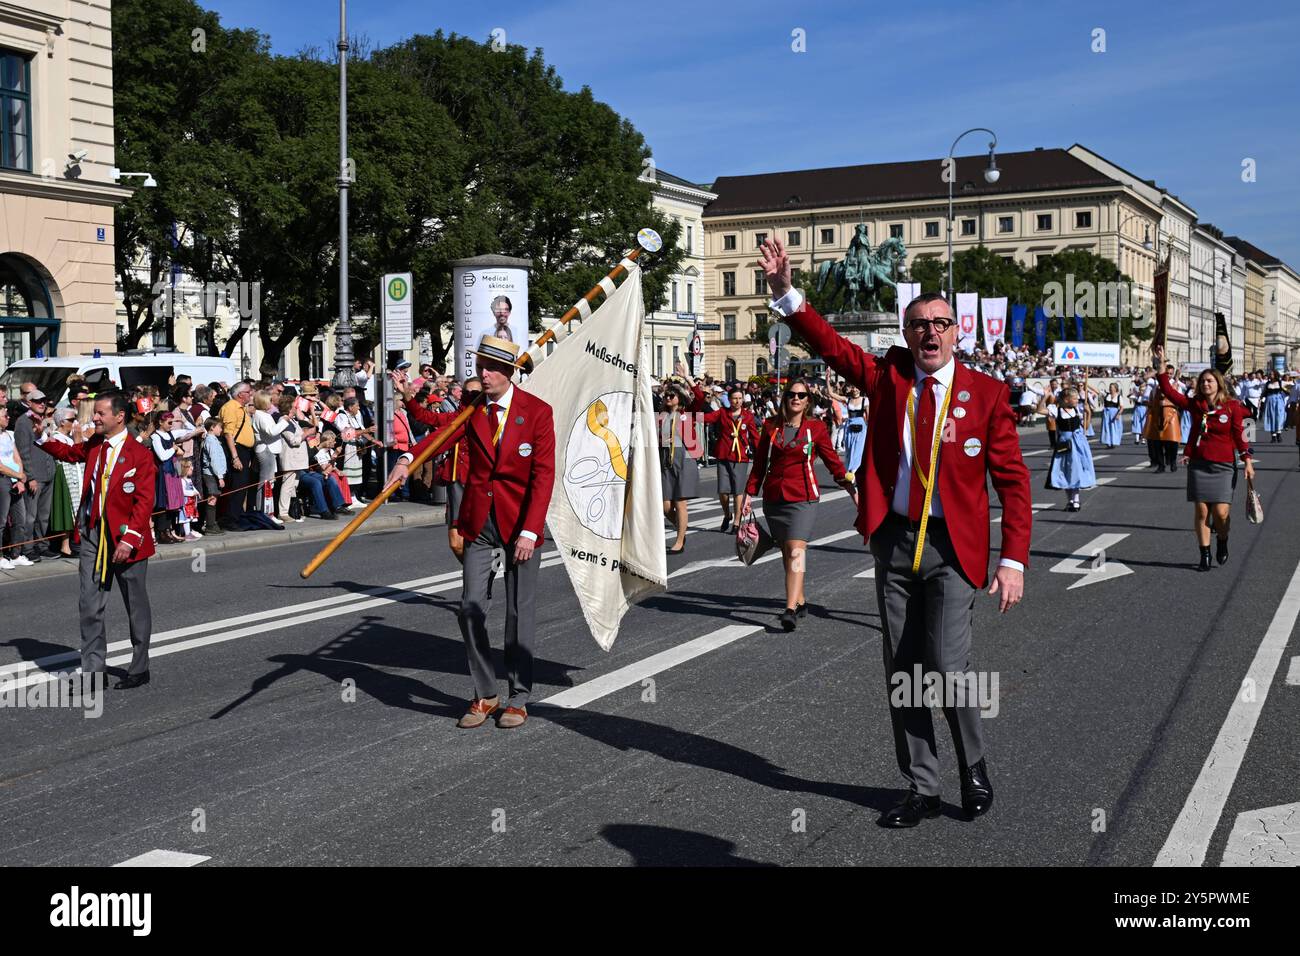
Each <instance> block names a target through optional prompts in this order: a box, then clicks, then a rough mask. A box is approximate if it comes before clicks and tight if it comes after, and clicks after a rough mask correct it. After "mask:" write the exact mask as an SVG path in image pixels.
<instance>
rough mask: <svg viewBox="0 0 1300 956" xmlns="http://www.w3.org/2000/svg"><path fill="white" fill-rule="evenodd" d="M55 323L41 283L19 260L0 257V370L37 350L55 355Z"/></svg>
mask: <svg viewBox="0 0 1300 956" xmlns="http://www.w3.org/2000/svg"><path fill="white" fill-rule="evenodd" d="M58 344H59V320H58V319H56V318H55V317H54V308H53V304H52V302H51V300H50V293H49V289H48V288H47V287H46V284H45V280H44V279H42V278H41V276H40V274H39V273H38V272H37V271H36V270H35V269H34V268H32V266H31V265H30V264H28V263H27V261H26V260H24V259H23V258H22V257H21V256H17V255H14V254H12V253H9V254H4V255H0V369H4V368H5V367H7V366H8V365H9V363H10V362H15V361H17V360H18V359H22V358H30V357H31V356H33V355H35V354H36V351H37V349H40V350H43V351H44V353H45V354H46V355H47V356H52V355H55V354H57V348H58Z"/></svg>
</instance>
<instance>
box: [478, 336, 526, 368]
mask: <svg viewBox="0 0 1300 956" xmlns="http://www.w3.org/2000/svg"><path fill="white" fill-rule="evenodd" d="M521 352H523V350H522V349H521V348H520V347H519V346H518V345H516V344H515V343H514V342H511V341H509V340H508V339H500V338H497V337H496V336H495V335H484V336H483V338H481V339H479V343H478V348H477V349H475V350H474V354H475V355H477V356H478V357H479V358H485V359H491V360H492V361H494V362H503V363H505V364H506V365H513V366H514V367H515V368H519V369H523V370H525V371H527V370H528V368H529V367H530V366H531V365H532V360H531V359H530V358H529V357H528V354H527V353H524V354H522V355H521V354H520V353H521Z"/></svg>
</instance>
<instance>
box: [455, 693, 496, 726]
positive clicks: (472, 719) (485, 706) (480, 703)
mask: <svg viewBox="0 0 1300 956" xmlns="http://www.w3.org/2000/svg"><path fill="white" fill-rule="evenodd" d="M500 706H501V701H500V699H499V698H496V697H481V698H479V699H478V700H472V701H470V704H469V710H467V711H465V716H464V717H462V718H461V719H460V720H458V721H456V726H457V727H459V728H461V729H462V730H472V729H473V728H475V727H482V726H483V724H484V723H486V722H487V719H488V718H489V717H491V716H492V715H493V714H494V713H496V710H497V708H498V707H500Z"/></svg>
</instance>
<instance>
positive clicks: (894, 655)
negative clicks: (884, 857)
mask: <svg viewBox="0 0 1300 956" xmlns="http://www.w3.org/2000/svg"><path fill="white" fill-rule="evenodd" d="M760 264H761V265H762V267H763V271H764V273H765V274H766V276H767V282H768V286H769V287H770V288H771V290H772V296H773V300H774V301H773V302H772V309H773V311H775V312H777V313H778V314H779V315H782V316H784V317H785V318H786V320H787V321H788V322H789V323H790V324H791V325H792V326H793V327H794V328H795V329H797V330H798V331H799V332H800V333H801V334H802V335H803V337H804V339H805V341H807V342H808V344H809V345H810V346H811V347H812V350H813V351H814V352H815V353H817V354H819V355H821V357H822V358H823V359H824V360H825V361H826V363H827V364H828V365H830V366H831V367H832V368H834V369H835V370H836V371H837V372H839V373H840V374H841V375H842V376H844V377H845V378H846V379H848V381H849V382H850V383H852V384H854V385H856V386H858V388H860V389H862V393H863V394H864V395H865V396H866V397H867V398H868V399H869V400H870V402H871V418H870V422H869V424H868V428H867V447H866V450H865V452H864V454H863V462H862V467H861V468H859V469H858V472H857V479H858V483H859V485H860V486H861V493H860V494H859V495H858V520H857V524H856V527H857V529H858V530H859V531H861V532H862V534H863V536H864V537H865V538H867V539H868V542H869V544H870V547H871V553H872V556H873V557H874V558H875V566H876V574H875V581H876V601H877V603H878V605H879V608H880V619H881V622H882V623H883V625H884V635H883V640H882V642H881V643H882V645H883V647H884V657H885V673H886V674H887V675H888V676H889V681H890V689H891V694H890V704H891V706H890V720H891V723H892V725H893V732H894V748H895V752H896V755H897V759H898V765H899V769H901V770H902V772H903V776H904V778H906V780H907V781H908V785H909V792H908V795H907V797H906V798H905V799H904V800H903V802H902V803H900V804H899V805H898V806H896V807H894V808H893V809H891V810H889V811H888V812H886V813H885V814H884V815H883V816H882V817H881V819H880V822H881V824H882V825H884V826H889V827H911V826H916V825H917V824H918V823H920V821H921V820H922V819H924V818H926V817H934V816H938V814H939V809H940V800H939V789H940V788H939V761H938V758H937V756H936V753H935V746H934V727H933V725H932V722H931V719H930V709H929V706H928V700H929V699H930V695H927V694H926V693H925V691H926V688H925V687H917V686H915V684H916V682H917V681H916V678H917V676H918V675H919V674H920V671H921V670H922V668H923V669H924V672H925V676H924V677H923V678H922V680H923V681H924V682H925V683H927V684H929V682H930V681H932V680H933V679H934V678H938V680H939V687H940V688H941V690H942V693H943V703H944V715H945V716H946V717H947V720H948V725H949V728H950V729H951V730H952V734H953V745H954V749H955V750H956V753H957V759H958V763H959V765H960V776H961V793H962V805H963V807H964V809H965V810H966V813H967V814H968V816H969V817H970V818H972V819H973V818H974V817H977V816H979V815H981V814H982V813H984V812H986V811H987V810H988V808H989V807H990V805H991V804H992V802H993V788H992V786H991V785H990V783H989V777H988V768H987V767H986V765H985V762H984V738H983V733H982V730H981V727H980V706H979V702H978V694H977V693H976V688H975V683H976V682H975V674H974V670H973V666H972V660H971V652H970V647H971V619H972V615H973V612H974V607H975V593H976V591H977V590H979V589H981V588H983V587H984V586H985V585H986V584H988V564H989V500H988V481H989V480H990V479H991V480H992V482H993V487H994V489H995V490H996V491H997V494H998V498H999V499H1000V500H1001V502H1002V516H1003V517H1002V555H1001V559H1000V560H999V562H998V568H997V571H996V572H995V574H994V578H993V584H992V586H991V587H990V588H989V593H990V594H996V595H998V596H999V598H1000V609H1001V610H1002V611H1003V612H1006V611H1007V610H1008V609H1009V608H1011V607H1012V606H1014V605H1015V604H1017V603H1019V602H1020V600H1021V597H1022V596H1023V594H1024V571H1025V566H1026V565H1027V564H1028V563H1029V538H1030V531H1031V527H1032V523H1033V512H1032V509H1031V507H1030V502H1031V498H1030V490H1029V470H1028V469H1027V468H1026V467H1025V463H1024V459H1023V458H1022V457H1021V454H1020V441H1019V438H1018V437H1017V434H1016V424H1015V415H1014V413H1013V412H1012V410H1011V403H1010V395H1009V390H1008V388H1007V386H1006V385H1005V384H1004V383H1002V382H998V381H997V380H995V379H993V378H990V377H989V376H987V375H983V374H981V373H979V372H975V371H972V370H971V369H969V368H967V367H966V366H964V365H962V364H961V363H959V362H957V361H956V360H955V359H954V358H953V348H954V346H955V344H956V341H957V332H956V325H955V324H954V322H953V314H952V308H951V307H950V306H949V305H948V303H947V301H946V300H945V299H944V298H943V297H942V296H940V295H938V294H936V293H930V294H927V295H922V296H919V297H917V298H916V299H913V300H912V302H911V303H910V304H909V305H908V306H907V310H906V312H905V313H904V316H903V335H904V338H905V339H906V341H907V346H908V347H907V348H905V349H904V348H897V347H895V348H892V349H890V350H889V351H888V352H887V353H886V354H885V356H884V357H883V358H879V359H877V358H875V357H874V356H872V355H871V354H869V353H868V352H865V351H863V350H862V349H860V348H858V347H857V346H856V345H853V344H852V343H850V342H849V341H848V340H847V339H845V338H843V337H841V336H840V335H838V334H837V333H836V332H835V331H834V330H833V329H832V328H831V327H830V325H829V324H827V322H826V321H825V320H824V319H823V318H822V317H821V316H820V315H818V314H817V313H816V311H814V310H813V309H812V308H811V307H810V306H809V305H808V304H807V303H806V302H805V301H804V299H803V296H802V294H801V293H800V292H799V291H798V290H797V289H793V288H792V287H791V270H790V260H789V257H788V256H787V255H786V252H785V247H784V245H783V244H782V243H781V241H780V240H779V239H776V240H768V241H766V242H765V243H764V244H763V246H762V252H761V259H760ZM927 506H928V507H927ZM931 675H933V677H932V676H931ZM963 702H964V704H963Z"/></svg>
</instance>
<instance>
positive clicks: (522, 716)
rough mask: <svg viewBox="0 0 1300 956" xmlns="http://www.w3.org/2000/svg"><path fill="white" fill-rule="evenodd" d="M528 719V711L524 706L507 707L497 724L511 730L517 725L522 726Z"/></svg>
mask: <svg viewBox="0 0 1300 956" xmlns="http://www.w3.org/2000/svg"><path fill="white" fill-rule="evenodd" d="M527 719H528V711H526V710H524V708H522V707H507V708H506V709H505V710H504V711H502V712H501V716H500V717H498V718H497V726H498V727H501V728H503V729H505V730H511V729H513V728H515V727H522V726H523V725H524V721H525V720H527Z"/></svg>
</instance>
